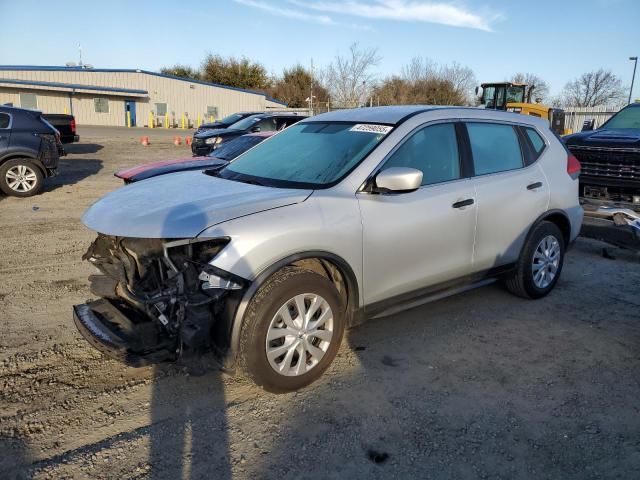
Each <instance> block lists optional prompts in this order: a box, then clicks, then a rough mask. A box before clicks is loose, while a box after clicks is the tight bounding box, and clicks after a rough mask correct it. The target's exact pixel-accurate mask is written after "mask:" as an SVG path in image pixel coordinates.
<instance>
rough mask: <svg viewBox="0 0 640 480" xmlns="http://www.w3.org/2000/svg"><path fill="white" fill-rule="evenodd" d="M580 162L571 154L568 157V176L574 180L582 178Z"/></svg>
mask: <svg viewBox="0 0 640 480" xmlns="http://www.w3.org/2000/svg"><path fill="white" fill-rule="evenodd" d="M580 168H581V167H580V162H579V161H578V159H577V158H576V157H575V156H573V155H571V154H569V156H568V157H567V174H568V175H569V176H570V177H571V178H573V179H574V180H575V179H576V178H578V176H580Z"/></svg>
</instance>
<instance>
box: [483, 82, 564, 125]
mask: <svg viewBox="0 0 640 480" xmlns="http://www.w3.org/2000/svg"><path fill="white" fill-rule="evenodd" d="M480 86H481V87H482V95H480V106H481V107H484V108H491V109H494V110H505V111H508V112H514V113H520V114H522V115H531V116H533V117H540V118H546V119H547V120H549V126H550V127H551V130H553V131H554V132H556V133H557V134H558V135H566V134H568V133H571V132H570V131H569V130H566V129H565V118H564V117H565V114H564V110H562V109H561V108H553V107H549V106H547V105H543V104H542V103H539V101H537V102H535V103H532V102H531V94H532V93H533V91H534V89H535V85H531V86H529V85H528V84H526V83H513V82H497V83H483V84H482V85H480ZM527 87H529V88H527ZM479 90H480V89H479V88H476V95H478V93H479Z"/></svg>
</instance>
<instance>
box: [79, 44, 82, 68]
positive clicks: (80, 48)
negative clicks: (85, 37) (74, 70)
mask: <svg viewBox="0 0 640 480" xmlns="http://www.w3.org/2000/svg"><path fill="white" fill-rule="evenodd" d="M78 54H79V55H80V60H79V62H78V65H79V66H80V68H82V47H81V46H80V42H78Z"/></svg>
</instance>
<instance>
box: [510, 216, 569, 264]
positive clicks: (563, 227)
mask: <svg viewBox="0 0 640 480" xmlns="http://www.w3.org/2000/svg"><path fill="white" fill-rule="evenodd" d="M545 221H546V222H551V223H553V224H554V225H556V226H557V227H558V228H559V229H560V231H561V232H562V237H563V240H564V247H565V250H566V249H567V248H568V247H569V243H570V242H571V221H570V220H569V216H568V215H567V214H566V212H564V211H562V210H559V209H553V210H548V211H546V212H544V213H543V214H542V215H540V216H539V217H538V218H537V219H536V220H535V221H534V222H533V223H532V224H531V227H529V231H528V232H527V236H526V240H528V239H529V237H530V236H531V232H533V229H534V228H535V227H536V225H538V224H539V223H540V222H545ZM526 240H525V242H524V243H523V245H522V248H524V246H525V245H526V243H527V242H526ZM521 253H522V250H521Z"/></svg>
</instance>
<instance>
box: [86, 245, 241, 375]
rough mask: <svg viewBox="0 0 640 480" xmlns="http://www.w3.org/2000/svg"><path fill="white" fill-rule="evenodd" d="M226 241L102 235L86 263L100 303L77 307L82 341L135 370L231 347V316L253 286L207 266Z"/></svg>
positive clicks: (87, 254)
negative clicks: (190, 353) (185, 352)
mask: <svg viewBox="0 0 640 480" xmlns="http://www.w3.org/2000/svg"><path fill="white" fill-rule="evenodd" d="M228 241H229V240H228V239H227V238H216V239H191V240H164V239H145V238H129V237H116V236H110V235H103V234H100V235H98V238H96V240H95V241H94V242H93V243H92V244H91V246H90V247H89V249H88V251H87V253H85V255H84V256H83V259H84V260H88V261H89V262H91V263H92V264H93V265H94V266H95V267H96V268H97V269H98V271H99V272H100V273H99V274H97V275H91V276H90V277H89V281H90V288H91V291H92V293H93V294H95V295H97V296H98V297H100V299H99V300H97V301H93V302H88V303H86V304H82V305H76V306H75V307H74V321H75V323H76V326H77V327H78V329H79V330H80V332H81V333H82V335H83V336H84V337H85V338H86V339H87V340H88V341H89V342H90V343H91V344H92V345H93V346H95V347H96V348H97V349H98V350H100V351H101V352H103V353H105V354H106V355H108V356H110V357H112V358H115V359H117V360H120V361H123V362H124V363H126V364H128V365H132V366H141V365H145V364H147V363H154V362H161V361H174V360H177V359H178V358H179V357H180V355H181V353H182V352H183V350H194V351H203V350H206V349H209V348H213V349H215V350H216V351H218V352H219V353H224V352H225V351H226V350H227V348H228V342H229V340H228V338H229V330H230V325H229V322H230V319H231V318H232V312H230V311H229V310H230V309H231V310H233V309H234V305H236V304H237V302H238V301H239V299H240V298H241V296H242V293H243V291H244V289H245V288H246V286H247V281H246V280H245V279H243V278H240V277H237V276H236V275H233V274H230V273H228V272H224V271H221V270H220V269H218V268H216V267H214V266H212V265H210V264H209V262H210V261H211V260H212V259H213V258H215V256H216V255H217V254H218V253H219V252H220V251H221V250H222V249H223V248H224V246H225V245H226V244H227V243H228Z"/></svg>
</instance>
